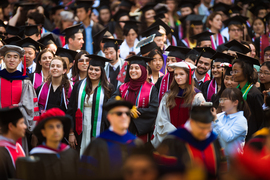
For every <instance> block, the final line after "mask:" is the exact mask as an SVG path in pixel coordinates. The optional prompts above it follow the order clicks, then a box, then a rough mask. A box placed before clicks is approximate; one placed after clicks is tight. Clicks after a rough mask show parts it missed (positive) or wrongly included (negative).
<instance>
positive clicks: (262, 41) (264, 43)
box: [260, 33, 270, 62]
mask: <svg viewBox="0 0 270 180" xmlns="http://www.w3.org/2000/svg"><path fill="white" fill-rule="evenodd" d="M269 39H270V33H267V34H264V35H262V36H260V60H262V62H264V49H265V48H266V47H267V46H269V45H270V42H269Z"/></svg>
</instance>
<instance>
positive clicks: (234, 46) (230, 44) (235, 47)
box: [224, 39, 251, 54]
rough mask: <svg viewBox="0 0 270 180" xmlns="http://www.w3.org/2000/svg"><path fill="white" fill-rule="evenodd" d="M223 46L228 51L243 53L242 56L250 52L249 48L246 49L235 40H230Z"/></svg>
mask: <svg viewBox="0 0 270 180" xmlns="http://www.w3.org/2000/svg"><path fill="white" fill-rule="evenodd" d="M224 46H226V47H228V48H229V49H228V50H231V51H235V52H240V53H243V54H247V53H248V52H250V51H251V50H250V49H249V48H247V47H246V46H245V45H243V44H242V43H240V42H238V41H236V40H235V39H234V40H232V41H229V42H227V43H226V44H224Z"/></svg>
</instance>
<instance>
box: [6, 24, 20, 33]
mask: <svg viewBox="0 0 270 180" xmlns="http://www.w3.org/2000/svg"><path fill="white" fill-rule="evenodd" d="M6 32H7V34H10V35H18V34H20V32H21V29H20V28H18V27H15V26H10V25H7V27H6Z"/></svg>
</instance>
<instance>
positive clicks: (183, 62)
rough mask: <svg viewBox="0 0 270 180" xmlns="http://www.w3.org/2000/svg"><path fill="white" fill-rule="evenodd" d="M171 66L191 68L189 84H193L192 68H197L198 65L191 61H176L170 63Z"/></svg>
mask: <svg viewBox="0 0 270 180" xmlns="http://www.w3.org/2000/svg"><path fill="white" fill-rule="evenodd" d="M169 67H170V68H173V69H175V68H184V69H188V70H189V75H188V76H189V77H188V79H189V85H191V83H192V70H195V69H196V66H194V65H193V64H191V63H189V62H185V61H182V62H176V63H172V64H170V65H169Z"/></svg>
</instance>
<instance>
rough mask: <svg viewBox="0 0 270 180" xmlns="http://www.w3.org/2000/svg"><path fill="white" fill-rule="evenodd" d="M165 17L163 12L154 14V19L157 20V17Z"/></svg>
mask: <svg viewBox="0 0 270 180" xmlns="http://www.w3.org/2000/svg"><path fill="white" fill-rule="evenodd" d="M163 18H165V14H164V13H158V14H156V15H155V16H154V19H155V20H157V19H163Z"/></svg>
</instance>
